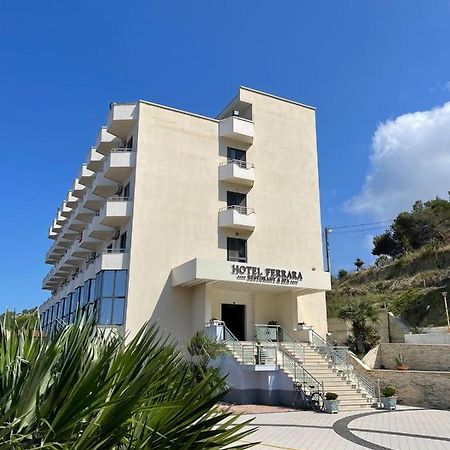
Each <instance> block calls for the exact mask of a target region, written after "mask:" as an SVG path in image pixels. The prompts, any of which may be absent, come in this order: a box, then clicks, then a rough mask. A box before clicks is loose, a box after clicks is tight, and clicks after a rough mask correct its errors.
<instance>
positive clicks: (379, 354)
mask: <svg viewBox="0 0 450 450" xmlns="http://www.w3.org/2000/svg"><path fill="white" fill-rule="evenodd" d="M399 354H402V355H403V356H404V357H405V358H406V361H407V362H408V365H409V367H410V369H411V370H424V371H440V370H442V371H450V345H433V344H379V345H378V346H377V347H375V349H373V350H371V351H370V352H369V353H368V354H367V355H366V356H365V357H364V359H363V361H364V362H365V363H366V364H367V365H368V366H369V367H370V368H372V369H380V368H383V369H395V368H396V367H395V362H394V357H396V356H398V355H399Z"/></svg>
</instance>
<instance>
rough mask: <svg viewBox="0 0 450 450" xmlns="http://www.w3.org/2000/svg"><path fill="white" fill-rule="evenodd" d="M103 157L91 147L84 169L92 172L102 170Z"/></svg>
mask: <svg viewBox="0 0 450 450" xmlns="http://www.w3.org/2000/svg"><path fill="white" fill-rule="evenodd" d="M104 157H105V156H104V155H102V154H101V153H100V152H98V151H97V149H96V148H95V147H92V148H91V149H90V150H89V152H88V154H87V158H86V167H87V168H88V169H89V170H92V171H93V172H98V171H99V170H102V167H103V159H104Z"/></svg>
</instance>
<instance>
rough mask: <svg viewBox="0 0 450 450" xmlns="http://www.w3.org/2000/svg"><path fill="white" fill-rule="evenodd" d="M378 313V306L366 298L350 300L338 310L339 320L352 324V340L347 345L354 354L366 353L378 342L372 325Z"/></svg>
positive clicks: (375, 321) (376, 319) (376, 320)
mask: <svg viewBox="0 0 450 450" xmlns="http://www.w3.org/2000/svg"><path fill="white" fill-rule="evenodd" d="M379 313H380V310H379V308H378V306H377V305H376V304H375V303H374V302H371V301H370V300H369V299H367V298H361V299H352V300H350V301H348V302H347V303H346V304H344V305H343V306H342V307H341V308H340V309H339V318H341V319H343V320H348V321H350V322H351V324H352V333H353V339H350V340H349V342H348V343H349V345H350V346H351V347H352V350H353V351H355V353H357V354H363V353H366V352H367V351H369V350H370V349H371V348H372V347H373V346H374V345H376V343H377V342H378V340H379V337H378V334H377V333H376V331H375V328H374V324H376V323H377V322H378V317H379Z"/></svg>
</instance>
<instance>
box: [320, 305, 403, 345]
mask: <svg viewBox="0 0 450 450" xmlns="http://www.w3.org/2000/svg"><path fill="white" fill-rule="evenodd" d="M375 328H376V330H377V333H378V334H379V335H380V337H381V342H405V331H406V328H405V326H404V324H403V323H402V322H401V321H400V320H399V319H398V318H397V317H395V316H394V315H393V314H392V313H388V312H382V313H381V314H380V316H379V322H378V324H377V325H376V327H375ZM328 331H329V332H330V333H331V334H332V335H333V337H334V338H335V339H336V340H337V341H338V343H339V344H341V345H342V344H343V343H344V342H345V341H346V340H347V339H348V337H349V336H350V335H351V333H352V326H351V323H350V322H346V321H345V320H342V319H338V318H336V317H331V318H329V319H328Z"/></svg>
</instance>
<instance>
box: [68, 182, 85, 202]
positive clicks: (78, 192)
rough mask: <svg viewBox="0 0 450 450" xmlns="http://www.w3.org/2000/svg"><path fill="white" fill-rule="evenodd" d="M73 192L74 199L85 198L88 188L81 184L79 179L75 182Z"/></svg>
mask: <svg viewBox="0 0 450 450" xmlns="http://www.w3.org/2000/svg"><path fill="white" fill-rule="evenodd" d="M71 191H72V195H73V196H74V197H78V198H83V196H84V193H85V192H86V186H85V185H84V184H81V183H80V182H79V180H78V178H75V180H73V185H72V190H71Z"/></svg>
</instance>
